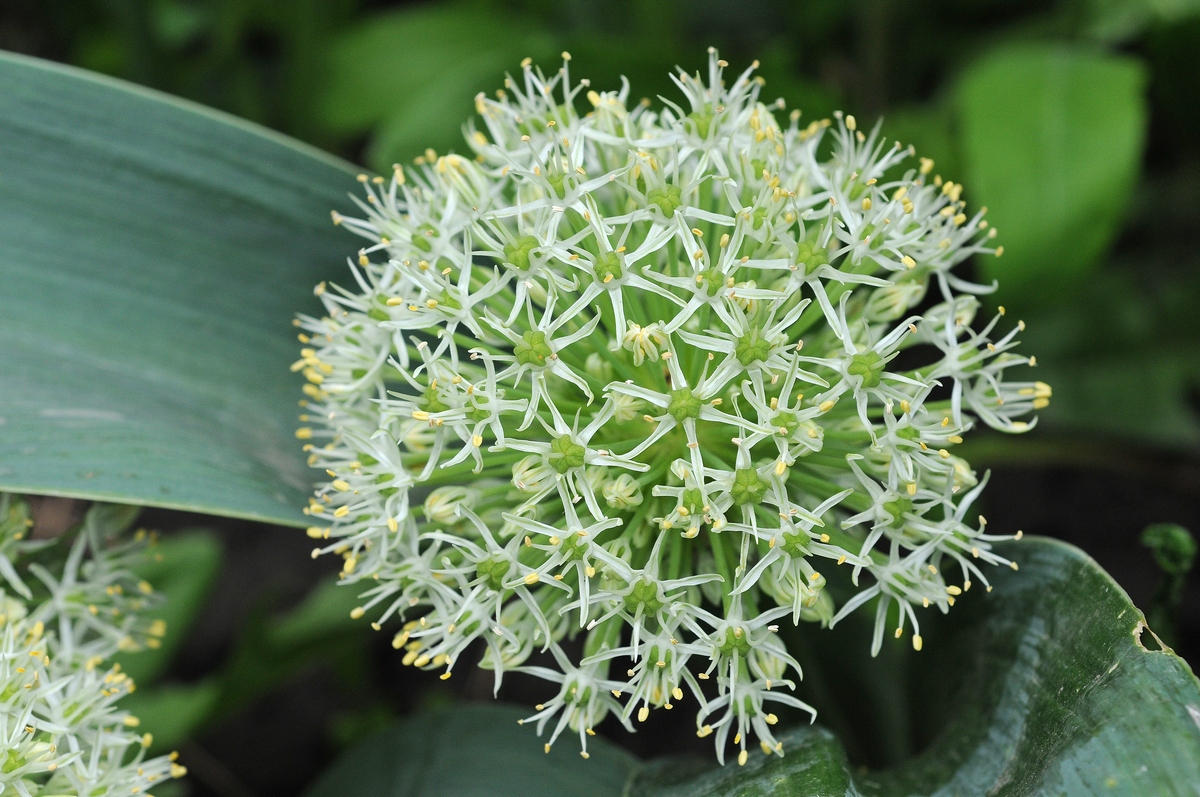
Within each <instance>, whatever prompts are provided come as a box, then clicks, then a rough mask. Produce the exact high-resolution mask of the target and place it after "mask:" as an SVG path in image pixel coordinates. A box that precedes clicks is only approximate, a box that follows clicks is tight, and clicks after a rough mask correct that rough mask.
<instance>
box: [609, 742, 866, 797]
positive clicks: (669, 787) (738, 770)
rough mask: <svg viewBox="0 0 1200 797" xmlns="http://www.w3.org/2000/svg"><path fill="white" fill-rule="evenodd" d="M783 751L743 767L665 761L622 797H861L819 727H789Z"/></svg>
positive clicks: (645, 771) (838, 750) (644, 772)
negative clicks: (781, 756)
mask: <svg viewBox="0 0 1200 797" xmlns="http://www.w3.org/2000/svg"><path fill="white" fill-rule="evenodd" d="M780 742H781V743H782V744H783V747H784V750H786V751H787V752H786V753H785V755H784V756H783V758H780V757H778V756H765V755H763V754H762V753H759V752H758V751H755V754H754V755H753V756H752V757H751V758H750V759H748V760H747V763H746V764H745V766H738V765H737V764H736V763H730V764H729V765H728V766H724V767H716V768H714V767H713V766H712V765H711V764H710V763H708V762H706V761H702V760H701V759H698V758H665V759H661V760H658V761H653V762H650V763H649V764H647V765H645V766H644V767H642V768H641V770H639V771H637V772H636V773H635V774H634V776H633V778H632V779H631V782H630V783H629V785H628V786H627V788H626V790H625V793H624V794H623V795H622V797H768V795H774V796H775V797H859V795H860V792H859V791H858V790H857V789H856V788H855V786H854V783H853V780H852V777H851V774H850V768H849V765H848V764H847V762H846V753H845V752H844V751H843V750H842V747H841V745H839V744H838V740H837V738H836V737H835V736H834V735H833V734H832V733H830V732H829V731H827V730H825V729H824V728H820V727H798V728H793V729H792V730H790V731H787V732H785V733H783V734H781V735H780Z"/></svg>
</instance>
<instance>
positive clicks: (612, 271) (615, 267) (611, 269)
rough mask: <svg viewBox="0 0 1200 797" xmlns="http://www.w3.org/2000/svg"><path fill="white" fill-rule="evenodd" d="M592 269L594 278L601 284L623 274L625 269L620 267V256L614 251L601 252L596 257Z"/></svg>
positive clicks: (616, 278) (617, 278) (618, 277)
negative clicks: (594, 273)
mask: <svg viewBox="0 0 1200 797" xmlns="http://www.w3.org/2000/svg"><path fill="white" fill-rule="evenodd" d="M594 270H595V272H596V279H597V280H598V281H600V282H601V283H603V284H608V283H610V282H613V281H614V280H619V279H621V277H623V276H625V270H624V269H622V268H621V258H620V257H619V256H618V255H617V253H616V252H601V253H600V256H599V257H597V258H596V265H595V266H594Z"/></svg>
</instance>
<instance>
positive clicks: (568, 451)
mask: <svg viewBox="0 0 1200 797" xmlns="http://www.w3.org/2000/svg"><path fill="white" fill-rule="evenodd" d="M586 455H587V449H586V448H584V447H583V446H581V445H579V443H576V442H575V441H574V440H572V439H571V436H570V435H567V434H564V435H562V436H561V437H556V438H554V439H553V440H552V441H551V442H550V455H549V456H548V457H546V459H547V461H548V462H549V463H550V467H552V468H554V469H555V470H556V471H558V472H559V473H566V472H567V471H569V470H571V468H582V467H583V462H584V458H585V456H586Z"/></svg>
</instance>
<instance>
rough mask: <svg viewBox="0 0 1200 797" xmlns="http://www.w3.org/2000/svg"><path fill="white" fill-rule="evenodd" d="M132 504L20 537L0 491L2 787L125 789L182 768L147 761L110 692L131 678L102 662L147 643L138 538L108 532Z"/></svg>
mask: <svg viewBox="0 0 1200 797" xmlns="http://www.w3.org/2000/svg"><path fill="white" fill-rule="evenodd" d="M136 515H137V510H136V509H133V508H131V507H121V506H111V505H96V506H95V507H93V508H92V509H91V511H89V512H88V514H87V517H86V519H85V520H84V523H83V526H82V528H80V530H79V532H78V534H77V535H76V536H75V539H74V541H73V542H72V543H71V544H70V545H69V546H67V545H66V544H65V543H56V542H55V541H54V540H40V541H39V540H30V539H28V532H29V530H30V528H31V527H32V526H33V522H32V520H31V519H30V518H29V515H28V511H27V507H26V505H25V503H24V502H22V501H21V500H20V499H18V498H17V497H15V496H12V495H8V494H0V794H3V795H10V794H14V795H20V797H39V796H41V795H44V796H45V797H50V796H51V795H85V796H86V797H118V795H119V796H120V797H128V795H130V794H141V793H148V790H150V789H152V788H154V787H155V786H157V785H159V784H161V783H163V782H164V781H167V780H169V779H170V778H178V777H182V776H183V775H184V774H186V770H185V769H184V767H182V766H181V765H179V764H177V763H175V754H174V753H172V754H171V755H169V756H159V757H156V758H150V759H148V758H146V757H145V753H146V749H147V748H148V747H149V746H150V744H151V741H152V740H151V737H150V734H148V733H139V732H137V731H136V730H135V729H136V728H137V725H138V720H137V718H136V717H134V716H132V715H130V714H129V712H128V711H125V710H124V709H122V708H121V707H120V705H119V701H120V700H121V698H122V697H124V696H125V695H127V694H129V693H130V692H132V691H133V689H134V684H133V681H132V680H130V678H129V677H128V676H127V675H125V674H124V673H123V672H121V667H120V665H119V664H113V663H112V662H111V661H110V659H111V658H112V656H113V655H114V654H116V653H117V652H118V651H133V650H139V649H141V648H143V647H157V646H158V645H159V641H160V637H161V636H162V635H163V633H164V631H165V625H164V624H163V622H162V621H161V620H150V619H147V618H145V617H144V616H143V614H142V612H143V610H144V609H146V608H147V607H148V606H149V605H150V604H151V603H152V602H153V601H154V600H155V598H156V597H157V596H156V595H155V594H154V591H153V589H152V587H151V586H150V585H149V584H148V583H146V582H145V581H140V580H139V579H138V578H137V577H136V576H135V575H134V573H133V572H132V571H131V570H130V567H131V566H132V565H133V564H134V563H136V562H137V561H138V559H139V558H140V557H142V556H144V555H145V551H146V546H147V537H146V534H145V532H139V533H138V534H137V535H135V536H134V537H133V538H132V539H119V537H118V535H120V533H121V532H123V531H124V530H125V528H126V527H127V526H128V525H129V524H130V523H132V522H133V520H134V518H135V517H136Z"/></svg>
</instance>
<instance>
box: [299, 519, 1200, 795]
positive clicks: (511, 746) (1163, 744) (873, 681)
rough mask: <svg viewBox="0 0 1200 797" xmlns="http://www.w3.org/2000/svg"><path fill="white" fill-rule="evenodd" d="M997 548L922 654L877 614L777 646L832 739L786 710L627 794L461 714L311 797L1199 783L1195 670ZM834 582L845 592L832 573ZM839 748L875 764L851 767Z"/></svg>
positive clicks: (402, 730) (937, 618)
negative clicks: (776, 748)
mask: <svg viewBox="0 0 1200 797" xmlns="http://www.w3.org/2000/svg"><path fill="white" fill-rule="evenodd" d="M997 549H998V552H999V553H1000V554H1001V555H1003V556H1007V557H1009V558H1011V559H1013V560H1014V561H1016V562H1018V563H1019V565H1020V571H1019V572H1014V571H1012V570H1010V569H1008V568H1005V567H988V568H985V570H986V574H987V576H988V578H990V579H991V580H992V586H993V589H992V590H991V591H990V592H989V591H987V590H986V589H985V585H983V584H980V583H978V582H976V584H975V585H974V587H973V588H972V589H970V590H969V591H968V592H966V593H965V594H963V595H962V596H961V597H960V598H959V599H958V601H957V605H956V606H955V607H954V608H953V609H952V610H951V611H950V612H949V614H947V615H941V614H939V613H937V612H936V611H932V610H930V611H926V612H922V613H921V614H920V619H921V633H922V635H923V637H924V640H925V642H924V646H923V649H922V651H921V652H920V653H917V652H915V651H913V650H912V647H911V645H910V643H909V640H908V639H907V638H905V639H900V640H892V639H889V640H888V642H887V644H885V646H884V650H883V652H882V654H881V655H880V656H879V657H878V658H876V659H872V658H870V656H869V653H868V651H869V649H870V641H869V640H870V632H871V626H872V624H873V618H872V615H873V612H869V611H864V612H861V613H858V614H855V615H851V617H850V618H848V620H847V621H844V622H843V623H842V624H839V625H838V626H837V627H836V628H835V629H834V630H832V631H828V630H823V629H820V628H816V627H814V626H810V625H804V626H802V628H801V629H800V631H799V633H798V635H797V636H796V637H793V638H792V639H790V640H789V648H790V649H791V650H792V651H793V652H795V653H797V654H798V655H800V656H801V658H802V661H803V663H804V666H805V679H804V682H803V689H804V692H803V693H802V697H804V698H805V699H807V700H809V701H810V702H812V703H814V704H816V705H818V707H819V708H820V710H821V713H820V714H819V719H820V721H821V722H823V723H828V724H829V725H830V726H831V727H833V728H834V729H835V731H836V733H837V736H836V737H835V736H834V735H833V734H831V733H830V732H829V731H826V730H823V729H821V728H819V727H817V728H814V727H809V726H808V725H807V723H806V722H805V723H803V724H800V723H799V722H798V721H799V719H800V717H806V715H799V716H792V717H791V718H790V719H791V721H792V722H794V723H796V724H797V727H794V728H792V729H791V730H790V731H786V732H784V733H783V734H782V735H781V737H780V738H781V740H782V741H783V744H784V750H785V753H786V755H785V756H784V757H783V758H778V757H775V756H771V757H768V756H764V755H763V754H762V753H761V752H759V751H758V750H757V746H755V748H754V749H752V750H751V751H750V758H749V762H748V763H747V765H746V766H745V767H738V766H737V764H736V763H730V764H729V765H728V766H725V767H723V768H718V767H716V766H715V763H714V762H713V761H712V760H711V759H707V758H705V759H699V758H694V757H684V758H667V759H663V760H660V761H656V762H653V763H651V764H648V765H646V766H644V767H641V768H640V769H638V770H636V771H634V772H633V773H632V774H631V777H630V780H629V782H628V783H627V784H626V786H625V790H624V791H621V789H620V788H619V785H618V781H617V780H616V779H617V776H618V774H619V773H622V772H628V771H629V769H630V766H629V763H628V759H627V758H626V757H624V756H623V755H622V754H620V753H613V752H612V750H611V748H606V747H604V746H603V745H600V744H595V742H596V741H597V740H595V739H592V740H589V743H588V749H589V750H590V751H591V753H592V757H591V760H589V761H587V762H582V761H580V760H579V759H578V758H576V757H574V755H573V754H572V753H571V752H570V751H571V750H573V749H574V748H573V745H572V743H571V740H568V739H563V740H560V741H559V743H558V744H557V745H556V746H555V747H554V750H553V752H552V754H551V756H549V757H541V756H540V755H539V754H538V742H539V740H538V739H537V738H536V737H535V736H534V735H533V732H532V729H531V728H523V729H518V728H516V727H514V726H513V725H512V723H513V722H514V721H515V720H516V719H517V718H519V717H521V716H522V712H521V711H519V710H513V709H508V708H503V707H496V706H492V707H459V708H452V709H449V710H446V711H443V712H439V713H436V714H427V715H421V716H417V717H414V718H411V719H409V720H406V721H404V722H401V723H399V724H398V725H397V726H395V727H394V728H393V729H391V730H389V731H388V732H386V733H383V734H381V735H379V736H376V737H374V738H373V739H371V740H369V741H367V742H365V743H364V744H362V745H361V746H359V747H357V748H355V749H354V750H352V751H351V752H350V753H348V754H347V755H346V756H345V757H344V758H343V759H342V760H341V761H339V762H337V763H336V764H335V765H334V766H333V768H331V769H330V770H329V771H328V772H327V773H326V774H325V775H324V776H323V777H322V779H321V780H320V781H319V782H318V784H317V785H316V786H315V787H314V788H313V790H312V791H311V792H310V793H309V797H325V796H326V795H333V794H345V793H353V794H378V795H394V797H433V796H434V795H451V794H453V795H463V797H467V796H468V795H476V794H479V795H484V794H487V795H495V797H501V795H508V794H513V795H525V794H532V793H537V794H544V795H575V794H589V795H605V794H613V795H616V794H623V795H625V797H759V796H760V795H761V796H763V797H765V795H773V796H774V797H844V796H846V795H877V796H878V797H921V796H922V795H929V796H930V797H932V796H933V795H936V796H937V797H951V795H983V794H987V795H995V797H1032V796H1033V795H1039V796H1041V795H1044V796H1045V797H1064V796H1065V797H1084V795H1095V794H1111V795H1130V797H1133V796H1134V795H1149V794H1156V795H1157V794H1181V795H1182V794H1187V793H1190V792H1188V791H1187V789H1189V788H1191V787H1192V785H1193V784H1195V783H1200V683H1197V681H1196V678H1195V676H1193V675H1192V673H1191V671H1190V670H1189V669H1188V667H1187V664H1185V663H1184V662H1183V660H1181V659H1180V658H1178V657H1177V656H1175V655H1174V654H1173V653H1171V652H1170V651H1169V650H1164V649H1161V648H1160V646H1159V645H1157V644H1156V643H1155V641H1154V637H1153V634H1152V633H1150V632H1149V631H1148V630H1147V629H1146V628H1145V624H1144V620H1143V617H1142V614H1141V612H1139V611H1138V610H1137V609H1136V608H1134V606H1133V605H1132V604H1131V603H1130V602H1129V598H1128V596H1126V595H1125V593H1124V592H1123V591H1122V590H1121V588H1120V587H1119V586H1117V584H1116V583H1115V582H1114V581H1113V580H1112V579H1111V578H1110V577H1109V576H1108V575H1107V574H1106V573H1105V572H1104V571H1102V570H1101V569H1100V568H1099V567H1098V566H1097V565H1096V563H1095V562H1094V561H1092V560H1091V559H1090V558H1088V557H1087V556H1086V555H1085V554H1083V553H1082V552H1081V551H1079V550H1078V549H1077V548H1074V547H1072V546H1069V545H1066V544H1064V543H1061V542H1057V541H1055V540H1049V539H1044V538H1027V539H1025V540H1022V541H1020V542H1006V543H1002V544H999V545H998V546H997ZM830 583H831V587H830V588H831V589H837V588H838V586H837V579H836V573H835V577H834V579H832V580H831V582H830ZM787 719H788V718H786V717H785V722H786V721H787ZM781 727H782V726H781ZM884 736H887V737H891V738H887V739H885V738H881V737H884ZM839 739H840V740H841V742H842V744H844V745H846V746H847V747H850V748H852V749H854V750H855V757H856V758H859V759H860V760H861V759H866V760H874V762H875V763H876V764H877V765H879V766H877V768H876V769H874V770H867V769H866V768H859V767H857V766H856V767H855V768H853V769H851V768H850V767H849V766H848V764H847V758H846V755H845V753H844V752H843V749H842V746H841V745H839V743H838V740H839ZM731 757H732V756H731Z"/></svg>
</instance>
